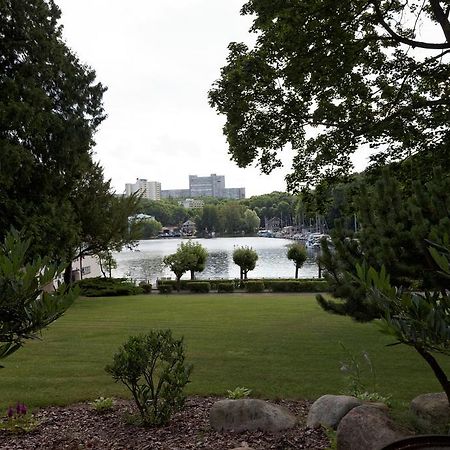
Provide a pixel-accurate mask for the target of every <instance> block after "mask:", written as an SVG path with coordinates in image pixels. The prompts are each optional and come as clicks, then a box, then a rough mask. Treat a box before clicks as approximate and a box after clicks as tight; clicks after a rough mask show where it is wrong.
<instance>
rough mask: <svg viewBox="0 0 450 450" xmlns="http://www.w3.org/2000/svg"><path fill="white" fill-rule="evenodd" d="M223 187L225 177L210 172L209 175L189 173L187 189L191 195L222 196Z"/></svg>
mask: <svg viewBox="0 0 450 450" xmlns="http://www.w3.org/2000/svg"><path fill="white" fill-rule="evenodd" d="M224 189H225V177H224V176H223V175H216V174H215V173H212V174H211V175H210V176H209V177H199V176H197V175H189V190H190V191H191V197H216V198H223V197H224Z"/></svg>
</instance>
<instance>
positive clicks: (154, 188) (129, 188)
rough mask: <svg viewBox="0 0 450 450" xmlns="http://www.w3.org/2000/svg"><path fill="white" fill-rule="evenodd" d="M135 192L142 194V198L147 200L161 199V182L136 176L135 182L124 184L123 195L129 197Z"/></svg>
mask: <svg viewBox="0 0 450 450" xmlns="http://www.w3.org/2000/svg"><path fill="white" fill-rule="evenodd" d="M136 192H138V193H140V194H142V198H146V199H148V200H161V183H160V182H158V181H147V180H146V179H144V178H137V179H136V183H127V184H125V196H127V197H129V196H130V195H132V194H134V193H136Z"/></svg>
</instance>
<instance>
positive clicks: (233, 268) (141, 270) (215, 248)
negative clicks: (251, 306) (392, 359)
mask: <svg viewBox="0 0 450 450" xmlns="http://www.w3.org/2000/svg"><path fill="white" fill-rule="evenodd" d="M181 242H186V240H185V239H158V240H148V241H139V245H138V246H137V247H136V248H135V249H134V250H123V251H122V252H120V253H116V254H115V255H114V257H115V259H116V261H117V269H116V270H115V271H114V276H118V277H122V276H126V277H131V278H133V279H145V280H149V281H150V282H151V283H154V282H155V281H156V279H157V278H161V277H172V278H173V279H174V278H175V276H174V274H173V273H172V272H171V271H170V270H169V269H168V268H167V267H165V266H164V264H163V258H164V257H165V256H167V255H170V254H171V253H174V252H175V251H176V250H177V247H178V246H179V245H180V243H181ZM194 242H198V243H199V244H201V245H203V247H205V248H206V250H207V251H208V259H207V261H206V268H205V270H204V271H203V272H201V273H196V277H197V278H198V279H205V278H239V267H238V266H237V265H236V264H234V262H233V250H234V249H235V247H242V246H249V247H252V248H253V249H254V250H255V251H256V252H257V253H258V261H257V262H256V268H255V269H254V270H252V271H251V272H249V277H250V278H293V277H294V276H295V266H294V263H293V262H292V261H290V260H288V259H287V257H286V252H287V246H288V245H289V244H290V243H292V241H290V240H287V239H273V238H263V237H238V238H215V239H195V240H194ZM316 257H317V251H309V253H308V259H307V260H306V262H305V264H304V265H303V267H302V268H301V269H300V271H299V277H302V278H316V277H317V276H318V268H317V264H316ZM189 276H190V275H189V274H185V275H184V276H183V279H188V278H189Z"/></svg>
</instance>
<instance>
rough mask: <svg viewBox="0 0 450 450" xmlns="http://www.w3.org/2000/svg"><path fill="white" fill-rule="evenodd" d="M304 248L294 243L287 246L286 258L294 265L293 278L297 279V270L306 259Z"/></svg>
mask: <svg viewBox="0 0 450 450" xmlns="http://www.w3.org/2000/svg"><path fill="white" fill-rule="evenodd" d="M307 256H308V255H307V253H306V248H305V246H304V245H302V244H298V243H294V244H291V245H289V246H288V251H287V257H288V259H290V260H291V261H294V264H295V278H298V269H300V268H301V267H302V266H303V264H304V262H305V261H306V258H307Z"/></svg>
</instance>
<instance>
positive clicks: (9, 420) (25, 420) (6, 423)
mask: <svg viewBox="0 0 450 450" xmlns="http://www.w3.org/2000/svg"><path fill="white" fill-rule="evenodd" d="M38 425H39V422H38V421H37V420H36V419H35V418H34V416H33V415H32V414H29V413H28V408H27V407H26V406H25V405H24V404H23V403H17V405H16V406H15V407H12V406H9V407H8V410H7V412H6V417H5V418H3V419H1V420H0V431H2V430H3V431H9V432H11V433H28V432H30V431H33V430H34V429H35V428H36V427H37V426H38Z"/></svg>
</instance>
